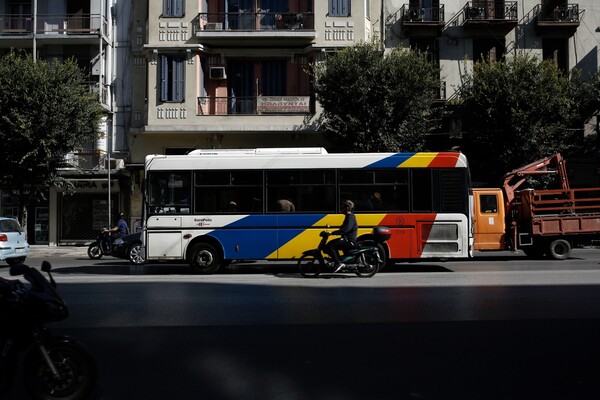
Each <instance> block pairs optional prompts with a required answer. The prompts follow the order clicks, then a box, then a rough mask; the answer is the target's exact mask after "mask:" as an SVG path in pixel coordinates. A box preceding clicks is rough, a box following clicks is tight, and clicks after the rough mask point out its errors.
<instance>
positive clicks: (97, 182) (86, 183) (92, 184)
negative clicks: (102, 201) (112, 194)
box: [69, 179, 119, 192]
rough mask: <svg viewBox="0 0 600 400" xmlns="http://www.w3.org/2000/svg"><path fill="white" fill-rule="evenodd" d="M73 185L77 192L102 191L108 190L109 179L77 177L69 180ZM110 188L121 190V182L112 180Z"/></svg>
mask: <svg viewBox="0 0 600 400" xmlns="http://www.w3.org/2000/svg"><path fill="white" fill-rule="evenodd" d="M69 182H70V183H71V184H72V185H73V189H72V190H75V191H76V192H102V191H107V190H108V180H107V179H89V180H88V179H77V180H70V181H69ZM110 189H111V190H113V191H118V190H119V184H118V181H117V180H114V181H111V182H110Z"/></svg>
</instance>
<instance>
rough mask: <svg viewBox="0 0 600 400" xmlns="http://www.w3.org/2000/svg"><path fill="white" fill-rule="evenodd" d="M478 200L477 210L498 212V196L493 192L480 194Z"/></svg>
mask: <svg viewBox="0 0 600 400" xmlns="http://www.w3.org/2000/svg"><path fill="white" fill-rule="evenodd" d="M479 200H480V201H479V208H480V210H479V211H480V212H481V213H497V212H498V197H497V196H496V195H495V194H482V195H481V196H480V197H479Z"/></svg>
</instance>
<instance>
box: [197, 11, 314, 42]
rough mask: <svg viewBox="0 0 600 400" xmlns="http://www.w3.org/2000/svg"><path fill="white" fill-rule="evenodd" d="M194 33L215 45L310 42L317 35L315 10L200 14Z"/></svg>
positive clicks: (198, 37)
mask: <svg viewBox="0 0 600 400" xmlns="http://www.w3.org/2000/svg"><path fill="white" fill-rule="evenodd" d="M193 29H194V36H195V37H196V38H197V39H199V40H201V42H202V43H206V44H212V45H227V44H239V42H240V41H245V42H248V41H257V40H258V41H259V42H260V44H276V43H281V44H309V43H311V42H312V41H313V40H314V39H315V37H316V33H315V23H314V14H313V13H306V12H305V13H273V12H262V11H261V12H235V13H200V14H198V17H197V18H196V19H195V20H194V21H193Z"/></svg>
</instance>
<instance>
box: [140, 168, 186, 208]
mask: <svg viewBox="0 0 600 400" xmlns="http://www.w3.org/2000/svg"><path fill="white" fill-rule="evenodd" d="M148 181H149V183H148V192H149V193H150V203H149V212H150V214H190V212H191V209H190V199H191V197H190V195H191V186H190V173H189V172H185V171H174V172H153V173H151V174H148Z"/></svg>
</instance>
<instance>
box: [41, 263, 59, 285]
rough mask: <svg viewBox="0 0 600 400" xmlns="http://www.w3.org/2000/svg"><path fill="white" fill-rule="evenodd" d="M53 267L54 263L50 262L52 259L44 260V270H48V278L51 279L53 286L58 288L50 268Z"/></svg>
mask: <svg viewBox="0 0 600 400" xmlns="http://www.w3.org/2000/svg"><path fill="white" fill-rule="evenodd" d="M51 269H52V264H50V261H46V260H44V261H42V271H44V272H47V273H48V278H49V279H50V284H51V285H52V287H53V288H56V281H55V280H54V278H53V277H52V274H51V273H50V270H51Z"/></svg>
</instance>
